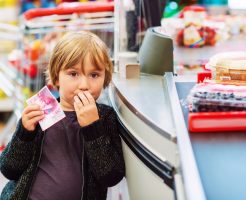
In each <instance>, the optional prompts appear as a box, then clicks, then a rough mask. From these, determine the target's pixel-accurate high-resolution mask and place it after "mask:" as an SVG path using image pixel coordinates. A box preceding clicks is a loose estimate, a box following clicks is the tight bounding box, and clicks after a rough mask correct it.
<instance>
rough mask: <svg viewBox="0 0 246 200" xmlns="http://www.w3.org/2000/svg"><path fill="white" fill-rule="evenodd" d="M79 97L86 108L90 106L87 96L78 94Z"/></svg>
mask: <svg viewBox="0 0 246 200" xmlns="http://www.w3.org/2000/svg"><path fill="white" fill-rule="evenodd" d="M78 96H79V98H80V100H81V102H82V104H83V105H84V106H87V105H89V104H90V102H89V100H88V99H87V97H86V95H85V94H84V93H83V92H80V93H79V94H78Z"/></svg>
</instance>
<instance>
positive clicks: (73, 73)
mask: <svg viewBox="0 0 246 200" xmlns="http://www.w3.org/2000/svg"><path fill="white" fill-rule="evenodd" d="M69 75H70V76H73V77H75V76H77V75H78V73H77V72H70V73H69Z"/></svg>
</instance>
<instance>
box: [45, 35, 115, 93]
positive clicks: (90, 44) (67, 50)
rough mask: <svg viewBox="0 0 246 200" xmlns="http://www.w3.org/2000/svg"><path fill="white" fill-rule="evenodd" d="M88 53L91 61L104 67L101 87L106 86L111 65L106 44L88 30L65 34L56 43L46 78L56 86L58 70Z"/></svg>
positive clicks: (80, 60)
mask: <svg viewBox="0 0 246 200" xmlns="http://www.w3.org/2000/svg"><path fill="white" fill-rule="evenodd" d="M87 55H89V56H90V59H91V62H92V64H93V65H95V67H97V68H98V69H104V68H105V80H104V84H103V87H104V88H105V87H107V86H108V85H109V83H110V81H111V79H112V70H113V65H112V62H111V60H110V57H109V54H108V48H107V46H106V44H105V43H104V42H103V41H102V40H101V39H100V38H99V37H98V36H96V35H95V34H93V33H91V32H88V31H80V32H71V33H67V34H65V35H64V36H63V37H62V38H61V39H60V40H59V41H58V43H57V44H56V46H55V48H54V50H53V52H52V54H51V58H50V61H49V65H48V69H47V72H46V75H47V80H48V81H49V82H50V83H51V84H52V85H53V86H55V87H56V83H57V81H58V80H59V72H60V71H61V70H66V69H68V68H70V67H73V66H74V65H76V64H78V63H81V67H83V60H84V58H85V56H87Z"/></svg>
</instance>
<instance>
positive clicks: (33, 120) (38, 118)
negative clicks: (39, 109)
mask: <svg viewBox="0 0 246 200" xmlns="http://www.w3.org/2000/svg"><path fill="white" fill-rule="evenodd" d="M43 118H44V115H39V116H36V117H33V118H32V119H31V120H30V123H31V124H37V123H38V122H39V121H40V120H41V119H43Z"/></svg>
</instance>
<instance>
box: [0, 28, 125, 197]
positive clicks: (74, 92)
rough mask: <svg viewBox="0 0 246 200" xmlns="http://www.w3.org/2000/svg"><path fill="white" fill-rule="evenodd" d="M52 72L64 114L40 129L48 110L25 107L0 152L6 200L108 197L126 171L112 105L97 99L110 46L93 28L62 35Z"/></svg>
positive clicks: (108, 70)
mask: <svg viewBox="0 0 246 200" xmlns="http://www.w3.org/2000/svg"><path fill="white" fill-rule="evenodd" d="M48 75H49V79H50V81H51V83H52V84H53V85H54V86H55V87H56V88H57V89H58V90H59V94H60V99H58V100H59V102H60V105H61V107H62V109H63V111H64V112H65V115H66V117H65V118H64V119H62V120H61V121H59V122H57V123H56V124H54V125H53V126H51V127H50V128H48V129H47V130H46V131H44V132H42V130H41V128H40V126H39V125H38V121H39V120H41V119H43V117H44V112H43V111H42V110H41V109H40V107H39V106H38V105H30V106H27V107H26V108H25V109H24V111H23V113H22V118H21V120H20V121H19V123H18V125H17V128H16V131H15V133H14V135H13V138H12V140H11V141H10V143H9V144H8V145H7V147H6V149H5V150H4V151H3V153H2V154H1V157H0V169H1V172H2V174H3V175H4V176H6V177H7V178H8V179H9V180H10V181H9V182H8V183H7V185H6V186H5V188H4V189H3V191H2V194H1V198H0V199H4V200H7V199H8V200H9V199H11V200H26V199H28V200H29V199H31V200H80V199H83V200H84V199H86V200H104V199H106V194H107V187H111V186H114V185H115V184H117V183H118V182H119V181H120V180H121V179H122V178H123V176H124V175H125V165H124V159H123V155H122V147H121V141H120V137H119V130H118V123H117V118H116V114H115V112H114V110H113V109H112V108H111V107H109V106H106V105H103V104H97V103H96V100H97V98H98V97H99V95H100V93H101V91H102V89H103V88H105V87H106V86H108V84H109V82H110V80H111V76H112V63H111V61H110V59H109V56H108V52H107V47H106V45H105V44H104V43H103V42H102V41H101V40H100V39H99V38H98V37H97V36H96V35H94V34H92V33H89V32H77V33H69V34H66V35H65V36H63V37H62V39H61V40H60V41H59V42H58V43H57V45H56V46H55V48H54V51H53V54H52V55H51V59H50V63H49V67H48Z"/></svg>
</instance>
